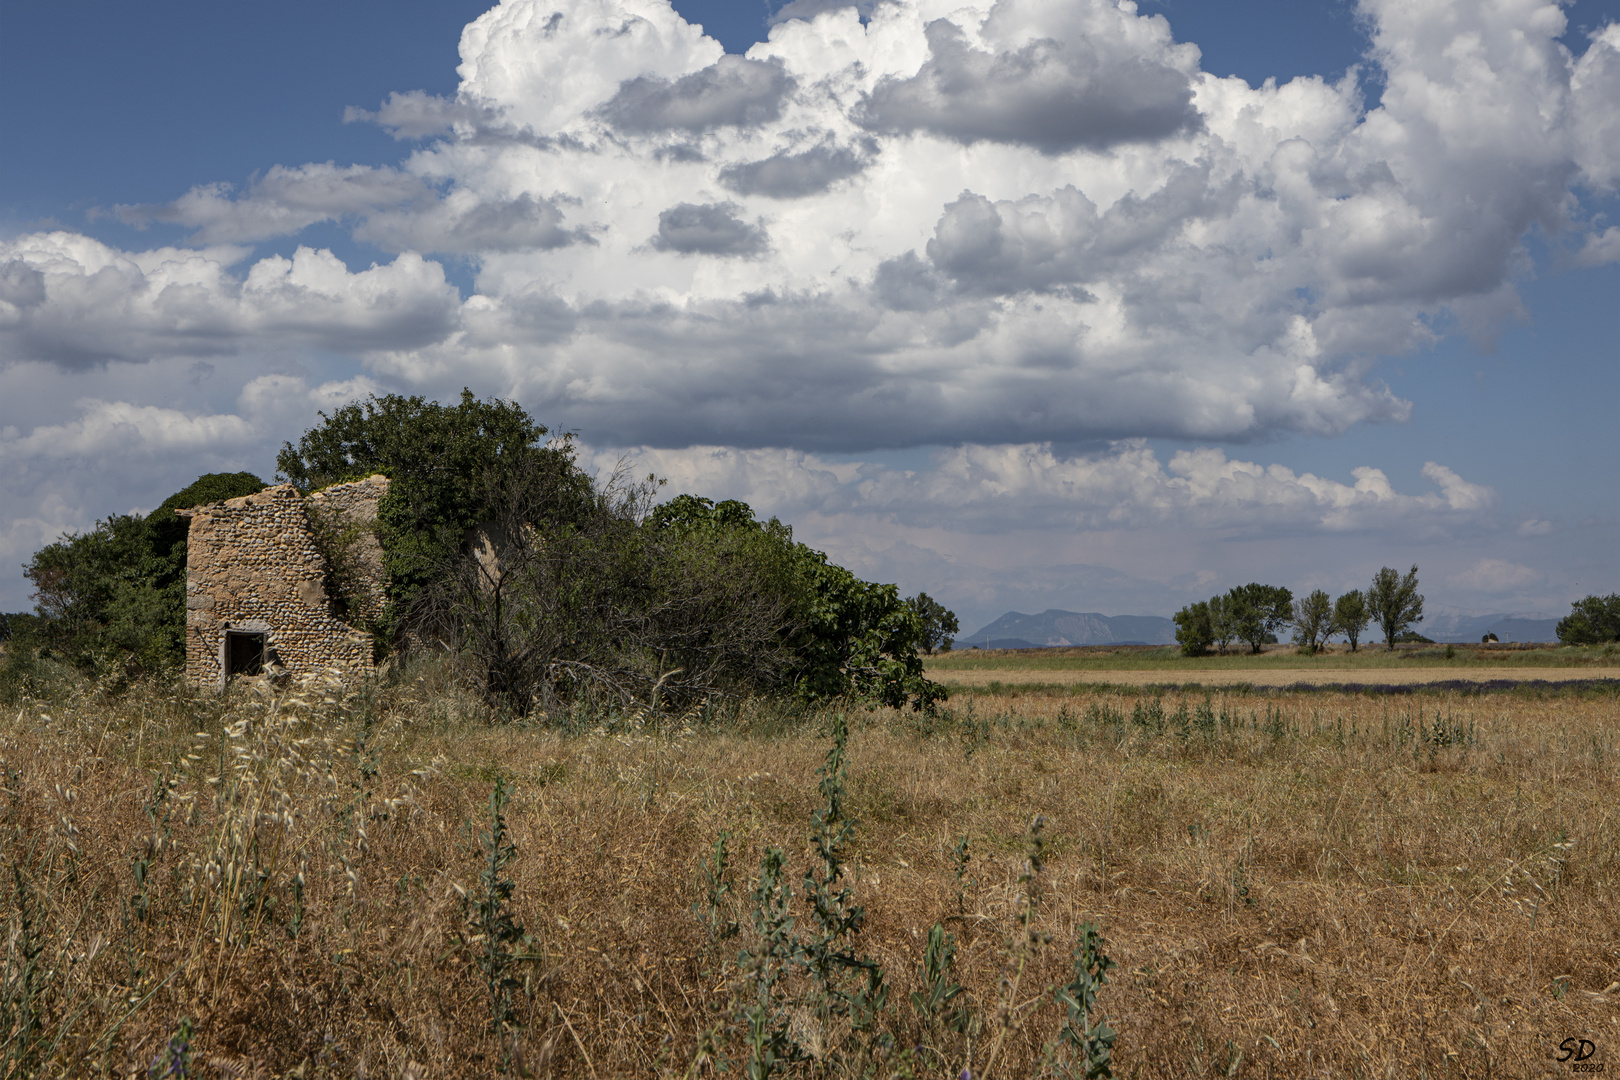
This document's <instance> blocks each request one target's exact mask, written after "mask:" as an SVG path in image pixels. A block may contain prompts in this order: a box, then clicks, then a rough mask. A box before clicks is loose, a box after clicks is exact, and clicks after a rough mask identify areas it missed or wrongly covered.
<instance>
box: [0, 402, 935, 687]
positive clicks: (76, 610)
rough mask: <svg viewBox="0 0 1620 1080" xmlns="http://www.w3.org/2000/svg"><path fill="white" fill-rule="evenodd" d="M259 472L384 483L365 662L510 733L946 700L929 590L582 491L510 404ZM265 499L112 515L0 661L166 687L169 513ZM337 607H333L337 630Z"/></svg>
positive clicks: (173, 583)
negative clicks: (394, 658)
mask: <svg viewBox="0 0 1620 1080" xmlns="http://www.w3.org/2000/svg"><path fill="white" fill-rule="evenodd" d="M276 465H277V468H278V470H279V473H280V476H279V477H278V478H280V479H285V480H286V481H289V482H291V483H292V484H293V485H294V486H295V487H296V488H298V489H299V490H300V491H302V492H304V493H305V494H309V493H311V492H313V491H316V490H319V489H321V488H324V487H327V486H329V485H331V484H335V483H342V482H345V481H349V480H355V479H361V478H364V477H366V476H369V475H372V474H374V473H382V474H384V475H386V476H388V477H389V479H390V485H389V491H388V494H387V495H386V496H385V497H384V498H383V500H382V502H381V504H380V506H379V508H378V519H377V523H376V530H377V538H378V540H379V541H380V544H381V547H382V551H383V561H384V566H385V569H386V570H387V572H388V579H389V584H388V597H387V601H388V602H387V604H386V606H385V608H384V610H383V612H382V615H381V617H380V618H377V619H375V620H373V621H372V622H370V623H368V624H367V625H365V626H364V627H362V628H363V629H366V630H368V631H370V632H372V633H373V634H374V635H375V639H376V641H377V642H378V644H379V648H380V649H381V650H382V651H387V650H389V649H395V648H400V647H403V646H405V645H406V644H407V643H414V644H416V645H418V646H427V647H432V648H439V649H443V650H446V651H448V652H449V653H451V654H452V655H453V656H454V657H455V660H456V663H457V666H458V668H459V670H461V671H462V672H463V673H465V675H466V676H467V677H468V678H469V679H470V681H471V682H472V683H473V684H474V685H475V686H476V687H477V689H478V690H479V691H480V692H481V693H482V695H483V696H484V697H485V698H486V700H488V701H489V702H490V703H491V705H493V706H496V707H498V708H500V709H501V710H502V711H504V712H507V713H509V714H518V715H521V714H525V713H528V712H530V711H532V710H534V709H535V708H537V707H539V708H549V707H553V706H557V705H569V704H572V703H578V702H582V701H590V702H596V703H618V704H629V703H630V702H632V701H642V702H650V701H662V702H666V703H670V704H681V705H685V704H690V703H694V702H696V701H699V700H703V699H705V698H711V697H728V696H729V697H741V696H749V695H766V696H776V697H789V698H794V699H798V700H801V701H816V700H825V699H830V698H850V699H855V700H861V701H866V702H871V703H878V704H885V705H893V706H901V705H906V704H908V703H909V704H910V705H912V706H914V707H917V708H932V707H933V705H934V703H935V702H936V701H938V700H939V699H941V698H942V697H943V696H944V691H943V689H942V688H941V687H939V686H938V685H937V684H935V683H933V682H931V681H929V680H928V679H927V678H925V677H924V675H923V668H922V659H921V654H924V653H930V652H933V651H935V650H937V649H949V648H950V645H951V637H952V635H954V634H955V632H956V630H957V622H956V617H955V616H954V615H953V614H952V613H951V612H950V611H948V610H946V609H945V608H944V607H943V606H942V605H940V604H939V603H937V602H936V601H934V600H933V599H932V598H931V597H929V596H928V595H927V594H926V593H919V594H917V595H916V596H914V597H911V598H909V599H905V598H902V597H901V596H900V595H899V593H898V591H897V590H896V588H895V586H893V585H884V584H877V583H873V582H868V581H863V580H861V579H860V578H858V577H857V576H856V575H855V574H853V573H851V572H850V571H849V570H847V569H845V568H843V567H841V566H838V565H837V564H835V563H832V562H831V561H829V560H828V559H827V557H826V556H825V555H824V554H822V553H821V552H819V551H815V550H813V549H811V548H810V547H808V546H806V545H804V544H802V543H799V542H797V541H795V540H794V539H793V531H792V529H791V527H789V526H788V525H785V524H783V523H782V522H780V521H778V520H777V519H775V518H771V519H769V520H766V521H760V520H758V519H757V518H756V516H755V514H754V513H753V511H752V510H751V509H750V508H749V507H748V506H747V505H746V504H744V503H741V502H736V501H726V502H720V503H715V502H713V501H711V500H708V499H704V498H700V497H698V496H695V495H681V496H678V497H676V498H674V499H670V500H668V501H667V502H664V503H662V504H659V503H657V501H656V498H655V496H656V493H657V491H658V488H659V486H660V482H659V481H657V480H655V479H654V478H651V477H648V478H646V479H644V480H641V481H633V480H631V479H630V478H629V477H628V476H627V475H626V474H625V472H624V470H622V469H620V470H617V471H615V472H614V473H613V474H612V475H611V476H609V477H607V478H605V479H598V478H596V477H593V476H591V475H589V474H587V473H585V472H584V471H583V470H582V469H581V468H580V466H579V464H578V462H577V461H576V459H575V452H574V447H573V442H572V439H571V437H570V436H566V435H565V436H561V437H553V436H552V435H551V433H550V432H549V431H548V430H547V428H546V427H544V426H543V425H541V424H539V423H537V422H536V421H534V420H533V418H531V417H530V416H529V415H528V414H527V413H526V412H525V411H524V410H523V409H522V408H521V407H519V406H518V405H517V404H515V403H512V402H506V401H501V400H490V401H480V400H478V399H476V398H474V397H473V395H472V394H471V393H470V392H465V391H464V392H463V394H462V397H461V400H460V401H459V402H458V403H456V404H451V405H445V404H441V403H438V402H432V401H427V400H424V399H423V398H420V397H409V398H407V397H402V396H399V395H387V396H384V397H372V398H370V399H367V400H366V401H362V402H358V403H355V404H352V405H348V406H345V407H343V408H340V409H337V410H335V411H334V412H333V413H332V414H331V415H330V416H328V415H326V414H325V413H322V414H320V423H318V424H317V425H316V426H315V427H313V428H311V429H310V430H309V431H307V432H306V433H305V434H304V435H303V437H302V438H301V439H300V440H299V442H298V444H297V445H296V446H294V445H293V444H291V443H288V444H285V445H284V446H283V447H282V450H281V452H280V454H279V455H278V457H277V460H276ZM264 486H265V485H264V483H263V481H261V480H260V479H259V478H258V477H256V476H253V475H251V474H248V473H231V474H210V475H208V476H204V477H202V478H201V479H199V480H198V481H197V482H196V483H195V484H192V485H191V486H189V487H187V488H186V489H184V490H183V491H181V492H177V493H176V494H175V495H173V496H171V497H170V498H169V499H167V500H165V502H164V504H163V506H162V507H160V508H159V509H158V510H156V511H154V512H153V513H152V514H150V515H147V516H145V517H142V516H141V515H138V514H134V515H116V516H114V517H112V518H108V519H106V520H105V521H101V522H98V523H97V524H96V527H95V528H94V529H92V530H90V531H89V532H86V533H83V534H80V535H75V536H68V537H64V538H63V539H62V540H59V541H57V542H55V543H53V544H49V545H47V546H46V547H44V548H42V549H41V550H40V551H39V552H36V553H35V555H34V557H33V559H32V560H31V561H30V562H29V564H28V566H27V569H26V573H27V576H28V577H29V579H30V580H31V581H32V582H33V584H34V587H35V599H36V601H37V602H38V606H37V608H36V611H35V614H34V615H31V616H30V615H17V616H11V617H10V618H9V619H8V620H7V627H8V628H9V630H10V631H11V633H12V636H13V639H14V640H13V647H12V648H10V649H9V650H8V658H7V662H8V664H12V663H13V661H15V662H16V663H23V662H24V657H25V656H26V657H34V656H47V657H54V658H56V659H59V660H65V661H67V662H69V663H71V664H73V665H74V666H76V667H78V668H80V669H82V670H84V671H87V672H91V673H94V674H98V675H99V674H105V673H107V672H109V671H113V670H116V671H118V672H120V673H122V674H124V675H128V676H142V675H152V676H155V675H162V674H166V673H172V672H174V671H175V670H177V669H178V668H179V667H180V666H181V665H182V664H183V663H184V659H185V656H184V641H185V537H186V529H187V522H186V520H185V519H183V518H179V517H177V516H176V515H175V514H174V510H176V509H183V508H186V507H190V506H195V505H199V504H202V503H207V502H213V501H217V500H220V499H226V498H233V497H237V496H241V495H247V494H252V493H254V492H256V491H259V490H260V489H262V488H263V487H264ZM319 540H320V533H319V530H318V529H317V541H319ZM480 548H481V549H482V550H483V551H485V553H486V555H487V554H488V553H489V552H490V551H493V553H494V556H495V557H494V559H493V560H491V559H489V558H487V557H486V558H485V559H484V560H482V561H481V560H480V559H479V558H477V557H476V555H475V549H480ZM329 561H331V560H329ZM333 585H334V583H333V582H331V581H329V582H328V586H329V589H328V591H329V593H332V592H333V591H334V590H333ZM339 591H340V590H339ZM342 608H343V605H342V603H341V597H338V596H336V595H334V612H333V613H334V614H335V615H338V616H340V617H342V616H343V615H344V611H343V610H342Z"/></svg>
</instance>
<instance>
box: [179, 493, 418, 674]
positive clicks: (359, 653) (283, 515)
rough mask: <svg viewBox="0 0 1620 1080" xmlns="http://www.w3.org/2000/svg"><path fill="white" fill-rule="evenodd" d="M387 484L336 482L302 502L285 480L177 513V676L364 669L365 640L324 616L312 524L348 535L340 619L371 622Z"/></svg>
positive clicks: (328, 609) (327, 610)
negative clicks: (349, 574) (180, 642)
mask: <svg viewBox="0 0 1620 1080" xmlns="http://www.w3.org/2000/svg"><path fill="white" fill-rule="evenodd" d="M387 493H388V478H387V477H385V476H380V475H379V476H372V477H368V478H367V479H365V480H357V481H355V482H353V483H349V484H338V485H335V486H333V487H330V488H327V489H325V490H324V491H320V492H317V493H316V494H314V495H312V496H310V497H309V498H308V499H306V498H304V497H303V496H302V495H300V494H299V493H298V491H297V490H296V489H295V488H294V487H293V486H292V485H291V484H278V485H276V486H274V487H267V488H265V489H264V490H263V491H260V492H258V493H257V494H255V495H248V496H244V497H243V498H239V499H227V500H225V501H224V502H217V503H209V504H207V505H204V506H197V507H193V508H192V509H190V510H182V511H180V514H181V515H182V516H184V517H189V518H190V519H191V526H190V529H189V531H188V532H187V534H186V677H187V678H188V679H189V680H190V681H191V682H192V683H194V684H195V685H198V686H204V687H208V686H214V687H223V686H224V685H225V683H226V681H227V680H228V679H229V678H230V677H231V676H232V675H233V674H256V673H257V672H258V671H260V670H263V669H264V668H272V669H275V668H279V669H280V670H283V671H285V672H287V673H288V674H289V675H292V676H295V677H297V676H307V675H318V674H323V673H335V674H338V675H339V676H340V677H342V678H345V679H353V678H359V677H361V676H363V675H365V674H367V673H368V672H370V671H371V669H372V638H371V635H370V634H368V633H365V632H364V631H362V630H358V629H356V628H355V627H354V626H351V625H349V623H346V622H344V621H343V620H342V619H339V618H337V617H336V616H335V615H334V614H333V603H332V597H330V596H328V595H327V590H326V586H325V584H324V583H325V581H326V578H327V570H328V567H327V563H326V559H325V557H324V556H323V555H322V554H321V550H320V546H319V545H318V544H317V542H316V525H315V522H316V521H321V522H324V523H326V524H327V525H328V527H329V528H330V529H335V530H341V531H342V532H343V533H345V534H346V535H347V536H348V538H349V544H348V552H349V555H348V561H349V563H350V565H351V567H352V568H353V569H354V570H355V571H357V573H356V574H355V575H354V576H355V577H357V578H358V582H357V584H358V586H359V588H358V590H357V592H358V595H356V596H354V597H351V598H349V599H350V610H349V611H348V612H347V615H348V617H349V618H350V619H351V620H352V621H354V622H356V623H361V622H363V621H364V620H366V619H368V618H371V617H374V616H375V615H377V614H378V613H379V612H380V611H381V609H382V604H383V600H384V588H385V585H386V581H387V579H386V577H385V576H384V572H383V567H382V549H381V547H380V545H379V544H378V543H377V539H376V532H375V528H374V523H375V521H376V518H377V504H378V503H379V502H380V501H381V500H382V497H383V496H384V495H386V494H387Z"/></svg>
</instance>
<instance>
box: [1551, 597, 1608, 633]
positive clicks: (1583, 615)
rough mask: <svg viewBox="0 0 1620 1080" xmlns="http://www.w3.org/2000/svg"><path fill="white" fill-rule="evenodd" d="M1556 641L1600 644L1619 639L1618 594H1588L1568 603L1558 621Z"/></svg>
mask: <svg viewBox="0 0 1620 1080" xmlns="http://www.w3.org/2000/svg"><path fill="white" fill-rule="evenodd" d="M1558 640H1559V641H1560V642H1562V643H1563V644H1565V645H1601V644H1602V643H1604V642H1606V641H1620V593H1610V594H1609V595H1608V596H1588V597H1585V598H1583V599H1580V600H1577V601H1575V602H1574V603H1573V604H1571V605H1570V612H1569V614H1568V615H1566V616H1565V617H1564V618H1562V619H1559V620H1558Z"/></svg>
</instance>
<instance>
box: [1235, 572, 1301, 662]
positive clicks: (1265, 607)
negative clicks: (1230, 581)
mask: <svg viewBox="0 0 1620 1080" xmlns="http://www.w3.org/2000/svg"><path fill="white" fill-rule="evenodd" d="M1225 613H1226V623H1227V625H1228V626H1229V627H1230V628H1231V631H1232V636H1233V637H1235V638H1237V639H1238V640H1239V641H1243V642H1247V643H1248V645H1249V650H1250V651H1251V652H1255V653H1257V652H1259V651H1260V648H1261V646H1262V645H1264V644H1266V641H1267V639H1268V638H1269V639H1271V640H1275V639H1276V635H1277V631H1278V630H1280V629H1282V628H1283V627H1284V626H1286V625H1288V623H1289V621H1290V620H1292V619H1293V617H1294V594H1293V593H1292V592H1290V591H1289V590H1288V589H1286V588H1283V587H1282V586H1280V585H1261V584H1259V583H1258V582H1250V583H1249V584H1247V585H1239V586H1237V587H1236V588H1235V589H1231V590H1229V591H1228V592H1227V594H1226V601H1225Z"/></svg>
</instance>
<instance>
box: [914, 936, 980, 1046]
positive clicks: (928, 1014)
mask: <svg viewBox="0 0 1620 1080" xmlns="http://www.w3.org/2000/svg"><path fill="white" fill-rule="evenodd" d="M955 969H956V938H955V937H954V936H952V935H951V934H948V933H946V932H945V928H944V927H943V926H941V925H940V924H939V923H935V924H934V925H933V926H931V927H929V929H928V943H927V945H925V946H924V947H923V962H922V983H923V989H922V990H920V991H919V990H913V991H912V992H911V1008H912V1011H913V1012H915V1013H916V1014H917V1018H918V1019H919V1020H920V1021H922V1024H923V1027H924V1029H925V1030H927V1032H928V1034H929V1036H930V1038H932V1039H935V1040H937V1039H938V1038H939V1037H940V1035H941V1033H942V1032H945V1031H952V1032H955V1033H957V1034H959V1035H962V1034H966V1033H967V1031H968V1030H969V1028H970V1026H971V1025H972V1022H973V1013H972V1011H971V1009H970V1008H969V1003H968V1002H967V1001H966V1000H963V1001H960V1002H959V1001H958V1000H957V999H958V998H960V997H962V996H963V994H964V993H965V991H964V990H963V989H962V987H961V985H960V984H959V983H957V981H956V977H955Z"/></svg>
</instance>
